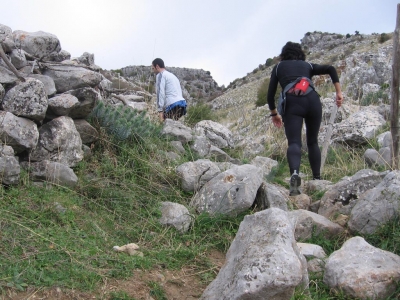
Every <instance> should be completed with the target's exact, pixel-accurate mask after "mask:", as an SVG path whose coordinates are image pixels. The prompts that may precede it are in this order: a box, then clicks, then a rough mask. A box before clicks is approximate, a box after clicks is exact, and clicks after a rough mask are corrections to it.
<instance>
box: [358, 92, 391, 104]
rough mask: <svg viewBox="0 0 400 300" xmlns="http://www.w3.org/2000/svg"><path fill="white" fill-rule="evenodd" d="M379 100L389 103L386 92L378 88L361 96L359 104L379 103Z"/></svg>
mask: <svg viewBox="0 0 400 300" xmlns="http://www.w3.org/2000/svg"><path fill="white" fill-rule="evenodd" d="M380 100H381V101H382V103H384V104H389V97H388V94H387V93H386V92H385V91H384V90H383V89H380V90H379V91H377V92H374V93H369V94H367V95H366V96H365V97H362V99H361V100H360V105H361V106H368V105H379V104H380Z"/></svg>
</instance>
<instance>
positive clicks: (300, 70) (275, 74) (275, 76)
mask: <svg viewBox="0 0 400 300" xmlns="http://www.w3.org/2000/svg"><path fill="white" fill-rule="evenodd" d="M324 74H329V76H330V77H331V79H332V82H333V83H336V82H339V77H338V75H337V72H336V69H335V67H333V66H331V65H318V64H312V63H308V62H306V61H303V60H283V61H281V62H280V63H279V64H277V65H276V66H275V67H274V68H273V69H272V72H271V79H270V82H269V87H268V94H267V101H268V106H269V109H270V110H273V109H275V108H276V105H275V93H276V89H277V88H278V82H279V84H280V85H281V87H282V90H283V89H284V88H285V86H286V85H287V84H289V83H290V82H292V81H294V80H296V79H297V78H298V77H307V78H310V79H311V77H312V76H314V75H324Z"/></svg>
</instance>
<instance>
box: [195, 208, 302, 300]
mask: <svg viewBox="0 0 400 300" xmlns="http://www.w3.org/2000/svg"><path fill="white" fill-rule="evenodd" d="M307 285H308V274H307V262H306V259H305V258H304V256H303V255H302V254H300V251H299V248H298V247H297V245H296V241H295V240H294V235H293V227H292V226H291V224H290V221H289V219H288V217H287V214H286V212H284V211H283V210H280V209H278V208H270V209H267V210H264V211H261V212H257V213H255V214H254V215H247V216H245V218H244V220H243V221H242V223H241V224H240V226H239V230H238V232H237V234H236V237H235V239H234V240H233V242H232V245H231V246H230V248H229V250H228V252H227V254H226V262H225V264H224V265H223V267H222V268H221V270H220V271H219V273H218V275H217V277H216V278H215V279H214V280H213V281H212V282H211V284H210V285H209V286H208V287H207V288H206V290H205V291H204V293H203V295H202V296H201V298H200V299H202V300H214V299H215V300H219V299H232V300H233V299H235V300H245V299H251V300H264V299H279V300H289V299H291V297H292V296H293V294H294V290H295V288H296V287H301V288H305V287H306V286H307Z"/></svg>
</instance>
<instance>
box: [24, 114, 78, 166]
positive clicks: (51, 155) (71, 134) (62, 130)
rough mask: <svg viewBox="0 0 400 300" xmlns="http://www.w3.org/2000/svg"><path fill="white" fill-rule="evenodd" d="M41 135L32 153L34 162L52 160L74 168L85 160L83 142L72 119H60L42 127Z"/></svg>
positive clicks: (31, 158)
mask: <svg viewBox="0 0 400 300" xmlns="http://www.w3.org/2000/svg"><path fill="white" fill-rule="evenodd" d="M39 134H40V137H39V142H38V145H37V147H36V148H35V149H33V150H32V152H31V153H30V160H31V161H32V162H36V161H43V160H50V161H54V162H59V163H62V164H64V165H66V166H69V167H74V166H75V165H76V164H77V163H78V162H80V161H81V160H82V159H83V150H82V140H81V137H80V135H79V132H78V131H77V130H76V127H75V124H74V121H73V120H72V119H71V118H69V117H65V116H62V117H58V118H56V119H54V120H52V121H50V122H48V123H46V124H44V125H43V126H41V127H40V129H39Z"/></svg>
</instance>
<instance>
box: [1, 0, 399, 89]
mask: <svg viewBox="0 0 400 300" xmlns="http://www.w3.org/2000/svg"><path fill="white" fill-rule="evenodd" d="M398 2H399V3H400V0H306V1H301V0H63V1H59V0H7V1H6V0H0V7H1V9H0V23H1V24H3V25H7V26H9V27H11V29H12V30H13V31H14V30H23V31H27V32H36V31H45V32H49V33H52V34H54V35H56V36H57V37H58V38H59V40H60V42H61V47H62V49H64V50H67V51H68V52H69V53H71V55H72V57H77V56H80V55H81V54H82V53H83V52H89V53H93V54H94V55H95V63H96V64H97V65H98V66H100V67H101V68H103V69H107V70H109V69H119V68H122V67H126V66H129V65H148V66H150V64H151V61H152V60H153V59H154V58H156V57H160V58H162V59H163V60H164V62H165V64H166V66H167V69H168V66H170V67H187V68H198V69H204V70H207V71H210V72H211V75H212V76H213V78H214V80H216V81H217V83H218V84H219V85H222V84H225V85H228V84H229V83H230V82H232V81H233V80H235V79H236V78H241V77H243V76H245V75H246V74H247V73H249V72H251V71H252V70H253V69H254V68H256V67H257V66H258V65H259V64H263V63H265V61H266V59H267V58H269V57H274V56H277V55H279V53H280V50H281V49H282V46H283V45H284V44H285V43H286V42H287V41H293V42H300V40H301V39H302V38H303V36H304V34H305V33H306V32H309V31H310V32H313V31H322V32H330V33H341V34H344V35H345V34H347V33H350V34H354V32H355V31H356V30H357V31H359V32H360V33H362V34H371V33H383V32H385V33H388V32H393V31H394V29H395V26H396V13H397V3H398Z"/></svg>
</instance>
